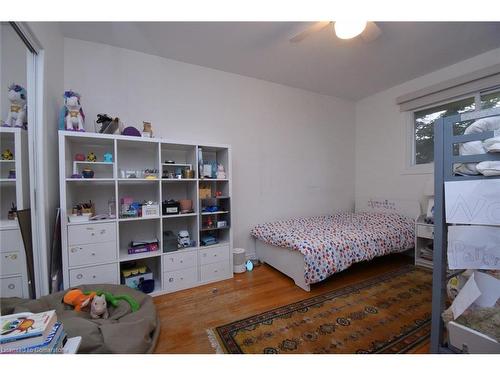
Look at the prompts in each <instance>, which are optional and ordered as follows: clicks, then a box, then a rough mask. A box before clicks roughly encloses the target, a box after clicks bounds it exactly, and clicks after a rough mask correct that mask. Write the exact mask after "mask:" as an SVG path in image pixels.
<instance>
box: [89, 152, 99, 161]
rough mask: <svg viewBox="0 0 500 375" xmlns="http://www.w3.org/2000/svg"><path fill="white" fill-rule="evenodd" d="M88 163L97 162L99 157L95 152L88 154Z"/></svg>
mask: <svg viewBox="0 0 500 375" xmlns="http://www.w3.org/2000/svg"><path fill="white" fill-rule="evenodd" d="M87 161H91V162H95V161H97V156H95V154H94V153H93V152H89V153H88V154H87Z"/></svg>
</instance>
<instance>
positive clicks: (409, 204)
mask: <svg viewBox="0 0 500 375" xmlns="http://www.w3.org/2000/svg"><path fill="white" fill-rule="evenodd" d="M419 214H420V205H419V203H418V202H413V201H397V200H390V199H366V200H363V201H361V202H360V203H359V204H358V205H357V207H356V212H341V213H337V214H334V215H329V216H316V217H308V218H295V219H289V220H281V221H277V222H273V223H265V224H260V225H257V226H256V227H254V228H253V229H252V231H251V235H252V236H253V237H254V238H255V250H256V253H257V257H258V258H259V259H260V260H261V261H262V262H264V263H267V264H269V265H270V266H272V267H274V268H276V269H277V270H279V271H281V272H282V273H284V274H285V275H287V276H289V277H291V278H292V279H293V280H294V282H295V284H296V285H297V286H299V287H300V288H302V289H304V290H306V291H310V285H311V284H314V283H317V282H320V281H323V280H325V279H326V278H328V277H329V276H331V275H333V274H335V273H338V272H340V271H343V270H345V269H347V268H348V267H350V266H351V265H352V264H354V263H357V262H362V261H366V260H370V259H373V258H375V257H378V256H382V255H387V254H391V253H395V252H403V251H406V250H409V249H411V248H413V247H414V241H415V234H414V231H415V219H416V218H417V217H418V215H419Z"/></svg>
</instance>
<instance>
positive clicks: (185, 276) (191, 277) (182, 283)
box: [163, 268, 198, 292]
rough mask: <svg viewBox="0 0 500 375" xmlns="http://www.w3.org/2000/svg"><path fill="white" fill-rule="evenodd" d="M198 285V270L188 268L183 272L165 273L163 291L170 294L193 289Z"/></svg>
mask: <svg viewBox="0 0 500 375" xmlns="http://www.w3.org/2000/svg"><path fill="white" fill-rule="evenodd" d="M197 283H198V269H197V268H186V269H183V270H177V271H171V272H164V273H163V289H165V290H166V291H168V292H173V291H175V290H180V289H186V288H191V287H193V286H195V285H196V284H197Z"/></svg>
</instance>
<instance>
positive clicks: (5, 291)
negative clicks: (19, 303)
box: [0, 276, 24, 298]
mask: <svg viewBox="0 0 500 375" xmlns="http://www.w3.org/2000/svg"><path fill="white" fill-rule="evenodd" d="M0 297H20V298H23V297H24V295H23V278H22V277H21V276H16V277H5V278H2V279H0Z"/></svg>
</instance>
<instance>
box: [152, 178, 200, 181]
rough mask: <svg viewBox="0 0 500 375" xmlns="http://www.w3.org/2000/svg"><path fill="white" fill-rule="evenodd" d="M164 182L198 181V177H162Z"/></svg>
mask: <svg viewBox="0 0 500 375" xmlns="http://www.w3.org/2000/svg"><path fill="white" fill-rule="evenodd" d="M161 180H162V182H190V181H198V179H197V178H162V179H161Z"/></svg>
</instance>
